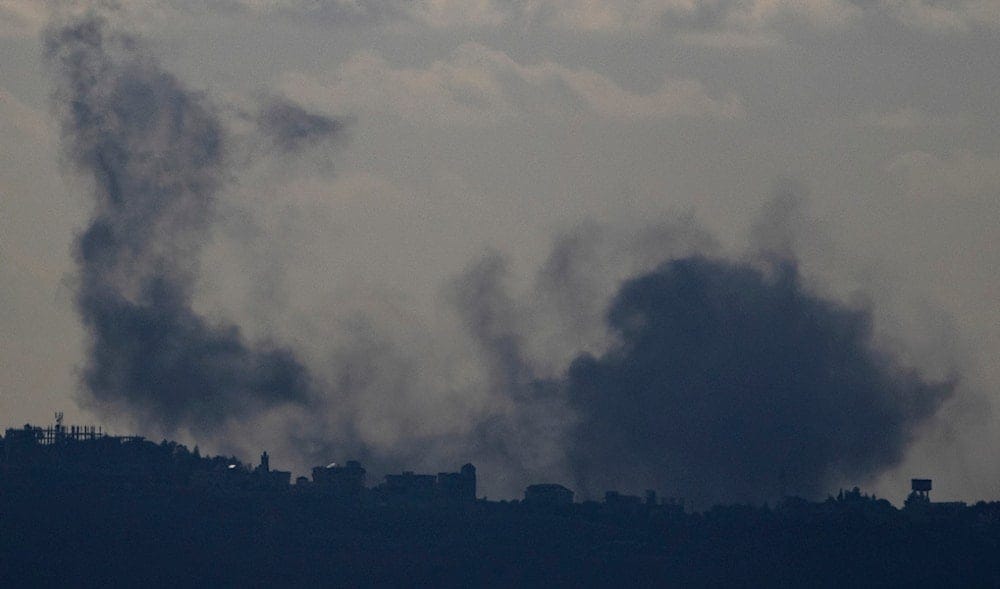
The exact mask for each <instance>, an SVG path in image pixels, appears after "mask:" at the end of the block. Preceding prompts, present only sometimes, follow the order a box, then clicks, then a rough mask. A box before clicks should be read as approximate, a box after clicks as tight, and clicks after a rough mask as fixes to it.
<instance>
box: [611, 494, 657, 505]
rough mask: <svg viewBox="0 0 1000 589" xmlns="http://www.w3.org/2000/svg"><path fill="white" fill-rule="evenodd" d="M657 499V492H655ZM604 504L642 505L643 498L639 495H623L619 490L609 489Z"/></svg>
mask: <svg viewBox="0 0 1000 589" xmlns="http://www.w3.org/2000/svg"><path fill="white" fill-rule="evenodd" d="M654 499H655V493H654ZM604 504H605V505H613V506H622V507H624V506H630V507H634V506H639V505H642V498H640V497H639V496H637V495H622V494H621V493H619V492H618V491H607V492H605V493H604Z"/></svg>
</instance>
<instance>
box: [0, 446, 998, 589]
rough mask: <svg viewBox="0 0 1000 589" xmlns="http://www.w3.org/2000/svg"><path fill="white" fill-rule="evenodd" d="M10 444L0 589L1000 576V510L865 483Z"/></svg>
mask: <svg viewBox="0 0 1000 589" xmlns="http://www.w3.org/2000/svg"><path fill="white" fill-rule="evenodd" d="M8 442H9V440H8ZM0 448H2V446H0ZM0 456H5V459H4V460H3V462H2V464H0V466H2V469H0V587H35V586H56V585H72V586H82V587H98V586H100V587H105V586H147V587H148V586H170V587H178V586H199V587H207V586H238V587H247V586H267V587H273V586H322V587H329V586H424V587H428V586H432V587H439V586H445V587H456V586H458V587H470V586H499V587H513V586H574V587H575V586H605V587H607V586H618V587H631V586H657V587H693V586H713V587H733V586H744V587H768V586H773V587H834V586H836V587H863V586H898V587H901V586H908V587H914V586H916V587H998V586H1000V503H979V504H977V505H973V506H965V505H963V504H935V503H930V502H929V501H911V502H910V504H909V505H908V506H907V507H906V508H905V509H896V508H895V507H893V506H892V505H890V504H889V503H888V502H887V501H885V500H876V499H875V498H872V497H868V496H865V495H862V494H861V493H860V492H859V491H857V490H854V491H850V492H846V493H841V494H839V495H838V496H837V497H836V498H830V499H829V500H827V501H824V502H819V503H813V502H807V501H804V500H801V499H795V498H789V499H785V500H784V501H783V502H781V503H780V504H778V505H776V506H772V507H767V506H758V507H751V506H724V507H715V508H712V509H710V510H708V511H705V512H702V513H689V512H685V511H684V510H683V509H682V508H681V506H680V505H678V504H674V503H662V502H657V501H656V500H655V498H652V499H651V500H648V501H639V500H638V498H624V499H621V500H614V499H615V498H614V497H611V498H609V499H608V500H606V501H605V502H602V503H598V502H585V503H566V504H532V503H530V502H487V501H483V500H476V499H474V495H472V498H471V499H470V498H469V497H468V496H461V495H455V496H447V495H428V496H424V497H418V496H410V495H405V494H396V495H392V494H388V493H386V492H383V490H384V489H382V488H381V487H379V488H374V489H367V488H362V489H361V490H360V492H358V489H357V488H355V492H349V493H345V492H343V488H338V487H335V486H328V487H323V486H322V485H318V484H306V483H302V484H295V485H289V484H288V480H287V473H283V474H284V475H285V478H284V479H283V480H281V479H282V477H280V476H279V477H277V479H278V480H277V482H275V480H273V479H274V478H275V477H272V476H271V475H268V474H267V472H268V471H266V470H261V469H260V468H258V470H256V471H254V470H251V469H249V468H247V467H245V466H244V465H242V464H239V463H237V462H233V461H234V460H235V459H225V458H211V459H210V458H202V457H200V456H199V455H198V454H197V452H188V451H187V449H186V448H184V447H183V446H178V445H176V444H172V443H167V442H164V443H163V444H152V443H150V442H146V441H139V440H134V441H129V440H124V439H119V440H109V439H105V440H103V441H102V440H93V441H88V442H56V443H53V444H51V445H48V446H45V445H38V444H36V443H35V442H34V441H32V442H30V443H29V444H27V445H25V444H22V445H21V446H11V445H10V443H8V445H7V448H6V450H5V453H4V454H0ZM325 468H329V467H325ZM271 472H273V471H271ZM343 472H348V473H349V472H351V471H349V470H344V471H343ZM262 473H263V474H262ZM446 476H457V475H446ZM472 476H474V474H473V475H472ZM338 489H339V490H338ZM629 499H634V500H629Z"/></svg>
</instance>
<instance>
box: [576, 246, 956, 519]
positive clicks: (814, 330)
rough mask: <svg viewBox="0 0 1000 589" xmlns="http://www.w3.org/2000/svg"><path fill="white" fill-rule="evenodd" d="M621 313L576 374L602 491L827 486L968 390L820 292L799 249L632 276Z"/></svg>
mask: <svg viewBox="0 0 1000 589" xmlns="http://www.w3.org/2000/svg"><path fill="white" fill-rule="evenodd" d="M608 322H609V325H610V327H611V329H612V330H613V332H614V333H615V334H616V335H617V337H618V340H619V343H618V344H617V345H615V346H614V347H613V348H612V349H610V350H609V351H607V352H606V353H604V354H602V355H600V356H599V357H595V356H592V355H581V356H580V357H578V358H577V359H576V360H575V361H574V362H573V363H572V365H571V367H570V369H569V372H568V376H567V380H566V387H567V394H568V396H569V401H570V404H571V405H572V406H573V407H574V408H575V409H576V410H577V411H578V413H579V415H580V420H581V421H580V426H579V427H578V428H577V429H576V436H575V442H574V444H573V446H572V448H571V449H570V461H571V462H572V470H573V472H574V473H575V476H576V479H577V483H578V484H579V485H581V490H583V491H584V492H585V493H586V494H590V495H592V496H593V495H597V494H598V493H600V492H602V491H603V490H605V489H613V488H622V487H625V488H626V489H627V490H629V491H633V492H634V491H641V489H642V488H653V489H660V490H661V491H663V492H668V493H671V494H676V495H680V496H683V497H686V498H688V499H692V500H695V501H697V502H698V504H699V505H702V506H704V505H706V503H714V502H731V501H762V500H765V499H773V498H776V497H778V496H779V494H780V493H782V492H785V493H789V494H800V495H804V496H806V497H822V496H823V494H824V493H827V492H829V491H830V490H831V488H830V485H835V484H837V483H843V482H864V481H865V480H867V479H869V478H870V477H872V476H874V475H876V474H878V473H879V472H881V471H882V470H884V469H885V468H887V467H889V466H892V465H894V464H896V463H897V462H899V460H900V459H901V458H902V454H903V452H904V450H905V449H906V447H907V446H908V444H909V442H910V441H911V438H912V436H913V431H914V428H915V427H916V426H917V425H918V424H920V423H921V422H922V421H923V420H925V419H927V418H928V417H929V416H931V415H932V414H933V413H934V412H935V411H936V410H937V409H938V407H939V406H940V404H941V403H942V401H943V400H944V399H946V398H947V397H948V396H949V395H950V394H951V392H952V390H953V383H929V382H926V381H925V380H924V379H923V378H922V377H921V376H920V375H919V374H917V373H916V372H914V371H912V370H906V369H903V368H900V367H899V366H897V364H896V363H895V362H894V360H893V359H892V358H891V357H889V356H888V355H886V354H885V353H882V352H880V351H879V350H877V349H876V348H875V346H874V343H873V338H872V320H871V316H870V313H869V312H868V311H866V310H857V309H850V308H846V307H844V306H841V305H839V304H837V303H835V302H832V301H829V300H825V299H823V298H820V297H818V296H815V295H813V294H810V293H809V292H807V291H806V290H805V289H804V288H803V287H802V285H801V283H800V279H799V275H798V271H797V269H796V267H795V265H794V264H793V263H791V262H785V263H783V264H780V265H778V266H777V267H776V268H774V270H773V273H765V272H762V271H761V270H759V269H757V268H755V267H753V266H751V265H746V264H739V263H733V262H728V261H722V260H715V259H709V258H704V257H699V256H692V257H686V258H681V259H677V260H674V261H671V262H668V263H666V264H664V265H662V266H661V267H659V268H658V269H656V270H655V271H653V272H650V273H647V274H644V275H640V276H637V277H635V278H633V279H631V280H629V281H627V282H626V283H625V284H624V285H623V286H622V288H621V289H620V291H619V292H618V294H617V295H616V297H615V298H614V300H613V301H612V304H611V306H610V310H609V312H608Z"/></svg>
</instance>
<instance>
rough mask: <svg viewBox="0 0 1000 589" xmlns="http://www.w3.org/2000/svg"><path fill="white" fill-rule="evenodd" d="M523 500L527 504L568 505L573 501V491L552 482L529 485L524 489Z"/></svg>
mask: <svg viewBox="0 0 1000 589" xmlns="http://www.w3.org/2000/svg"><path fill="white" fill-rule="evenodd" d="M524 502H525V503H527V504H529V505H546V506H556V505H570V504H571V503H573V491H570V490H569V489H567V488H566V487H564V486H562V485H558V484H552V483H546V484H540V485H531V486H529V487H528V488H526V489H525V490H524Z"/></svg>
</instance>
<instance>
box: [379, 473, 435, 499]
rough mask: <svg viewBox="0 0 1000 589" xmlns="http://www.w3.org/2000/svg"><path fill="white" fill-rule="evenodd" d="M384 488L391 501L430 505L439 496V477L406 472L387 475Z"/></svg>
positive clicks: (386, 496)
mask: <svg viewBox="0 0 1000 589" xmlns="http://www.w3.org/2000/svg"><path fill="white" fill-rule="evenodd" d="M382 488H383V490H384V496H385V498H386V499H388V500H390V501H403V502H408V503H429V502H431V501H433V500H434V498H435V497H436V496H437V477H435V476H434V475H432V474H414V473H413V471H409V470H406V471H403V473H402V474H387V475H385V484H384V485H383V486H382Z"/></svg>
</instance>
